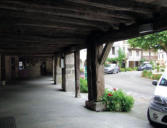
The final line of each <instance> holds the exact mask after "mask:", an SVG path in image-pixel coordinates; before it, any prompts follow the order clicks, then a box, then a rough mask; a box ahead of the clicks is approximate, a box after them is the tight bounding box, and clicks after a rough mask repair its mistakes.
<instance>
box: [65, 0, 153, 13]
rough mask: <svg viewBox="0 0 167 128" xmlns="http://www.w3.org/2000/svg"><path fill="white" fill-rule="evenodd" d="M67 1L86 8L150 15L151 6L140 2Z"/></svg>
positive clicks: (122, 0) (123, 0)
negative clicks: (86, 6)
mask: <svg viewBox="0 0 167 128" xmlns="http://www.w3.org/2000/svg"><path fill="white" fill-rule="evenodd" d="M68 1H70V2H74V3H78V4H84V5H88V6H94V7H99V8H103V9H110V10H117V11H131V12H137V13H142V14H146V15H152V10H151V9H150V8H149V7H150V6H151V5H149V4H144V3H142V2H141V3H140V2H136V1H125V0H119V1H114V0H112V1H111V0H110V1H101V0H96V1H92V0H80V1H77V0H68ZM139 5H140V6H139Z"/></svg>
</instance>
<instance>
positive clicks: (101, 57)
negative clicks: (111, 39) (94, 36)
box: [86, 42, 112, 111]
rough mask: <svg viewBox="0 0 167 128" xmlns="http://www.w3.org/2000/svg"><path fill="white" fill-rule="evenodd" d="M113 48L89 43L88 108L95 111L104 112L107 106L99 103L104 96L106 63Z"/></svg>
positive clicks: (109, 45) (110, 45)
mask: <svg viewBox="0 0 167 128" xmlns="http://www.w3.org/2000/svg"><path fill="white" fill-rule="evenodd" d="M111 47H112V44H111V43H108V44H105V46H104V45H103V44H101V45H98V44H97V43H95V42H90V43H88V48H87V73H88V78H87V80H88V101H86V107H87V108H89V109H92V110H95V111H103V110H104V109H105V106H104V104H103V103H102V102H99V99H100V97H101V96H102V95H103V94H104V62H105V60H106V58H107V56H108V54H109V51H110V49H111Z"/></svg>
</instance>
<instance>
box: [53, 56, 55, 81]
mask: <svg viewBox="0 0 167 128" xmlns="http://www.w3.org/2000/svg"><path fill="white" fill-rule="evenodd" d="M54 60H55V56H53V58H52V63H53V69H52V70H53V81H55V61H54Z"/></svg>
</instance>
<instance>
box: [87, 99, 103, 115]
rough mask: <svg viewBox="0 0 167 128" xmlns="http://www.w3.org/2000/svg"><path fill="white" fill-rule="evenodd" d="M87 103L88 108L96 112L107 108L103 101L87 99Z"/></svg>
mask: <svg viewBox="0 0 167 128" xmlns="http://www.w3.org/2000/svg"><path fill="white" fill-rule="evenodd" d="M85 105H86V108H88V109H90V110H93V111H96V112H102V111H105V110H106V105H105V104H104V103H103V102H101V101H99V102H95V101H85Z"/></svg>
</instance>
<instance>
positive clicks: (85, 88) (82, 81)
mask: <svg viewBox="0 0 167 128" xmlns="http://www.w3.org/2000/svg"><path fill="white" fill-rule="evenodd" d="M80 91H81V92H83V93H87V92H88V84H87V80H85V79H83V78H80Z"/></svg>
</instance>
